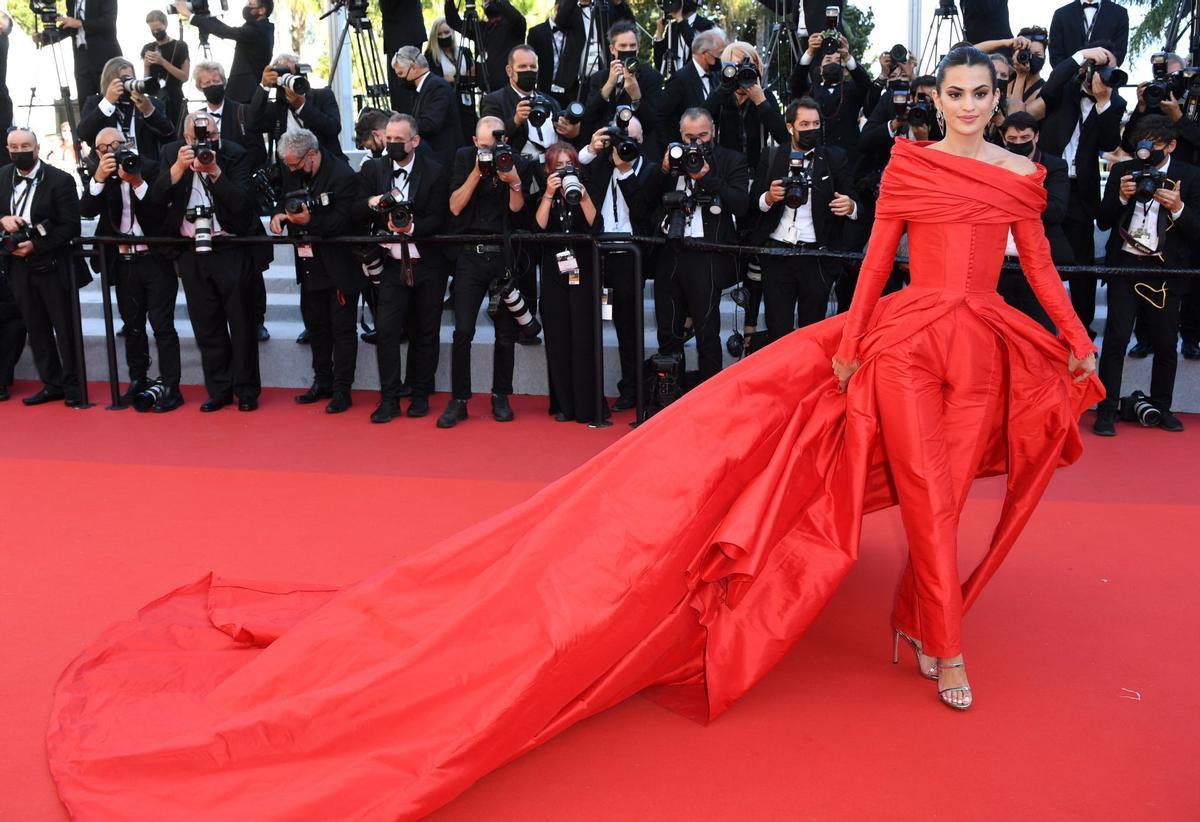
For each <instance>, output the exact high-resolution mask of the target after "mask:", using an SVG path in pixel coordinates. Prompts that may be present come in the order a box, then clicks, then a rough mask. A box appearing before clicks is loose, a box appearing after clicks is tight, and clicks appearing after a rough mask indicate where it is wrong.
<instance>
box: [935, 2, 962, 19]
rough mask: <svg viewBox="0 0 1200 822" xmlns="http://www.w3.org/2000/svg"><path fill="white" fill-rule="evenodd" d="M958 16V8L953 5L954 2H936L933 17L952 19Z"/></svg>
mask: <svg viewBox="0 0 1200 822" xmlns="http://www.w3.org/2000/svg"><path fill="white" fill-rule="evenodd" d="M957 14H958V8H957V7H955V5H954V0H938V7H937V11H935V12H934V15H935V16H937V17H954V16H955V15H957Z"/></svg>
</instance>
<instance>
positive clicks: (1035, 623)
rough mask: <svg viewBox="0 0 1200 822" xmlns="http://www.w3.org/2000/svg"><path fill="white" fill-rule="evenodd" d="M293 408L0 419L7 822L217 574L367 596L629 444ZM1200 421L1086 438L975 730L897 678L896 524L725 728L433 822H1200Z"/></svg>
mask: <svg viewBox="0 0 1200 822" xmlns="http://www.w3.org/2000/svg"><path fill="white" fill-rule="evenodd" d="M33 390H34V387H33V386H31V385H28V384H27V385H21V386H18V391H17V395H18V396H23V395H24V394H26V393H32V391H33ZM102 393H103V386H99V385H97V386H94V387H93V398H95V397H97V396H101V395H102ZM291 393H293V392H282V391H270V392H268V393H267V394H266V395H265V397H264V399H263V402H262V408H261V409H260V410H259V411H258V412H257V413H254V414H240V413H238V412H237V411H235V410H234V409H232V408H230V409H225V410H223V411H221V412H219V413H216V414H212V415H201V414H199V412H198V411H197V408H198V405H199V401H200V399H201V398H200V396H199V394H198V393H197V392H196V390H195V389H192V390H190V391H189V392H188V400H189V403H188V405H185V406H184V408H183V409H181V410H180V411H177V412H175V413H173V414H169V415H165V416H157V415H139V414H135V413H134V412H133V411H123V412H119V413H118V412H108V411H105V410H103V409H102V408H100V407H96V408H94V409H91V410H88V411H74V410H71V409H68V408H65V407H64V406H62V405H59V404H55V405H53V406H44V407H40V408H32V409H29V408H24V407H22V406H21V405H20V403H19V401H17V400H15V399H14V401H12V402H9V403H5V404H0V431H2V432H3V434H2V437H3V439H2V442H3V446H2V447H0V499H3V500H4V504H3V507H2V508H0V511H2V512H3V513H2V518H0V544H2V545H3V549H2V551H0V626H2V628H3V631H2V633H0V658H3V659H4V661H5V664H4V666H3V668H2V670H3V672H4V675H3V676H2V677H0V704H3V705H4V712H3V713H4V717H5V718H4V723H3V724H4V727H5V733H4V736H3V737H2V740H3V741H2V742H0V797H3V799H2V800H0V819H5V820H7V819H13V820H23V821H25V820H33V821H38V820H62V819H65V818H66V813H65V811H63V809H62V808H61V806H60V805H59V803H58V800H57V797H56V795H55V792H54V786H53V783H52V782H51V780H50V777H49V774H48V772H47V770H46V765H45V759H44V748H43V741H42V740H43V734H44V731H45V722H46V715H47V711H48V708H49V704H50V695H51V689H52V687H53V684H54V679H55V677H56V676H57V675H58V673H59V671H61V670H62V668H63V667H64V666H65V665H66V664H67V662H69V661H70V659H71V658H72V657H73V656H74V655H75V654H76V653H77V652H78V651H79V650H80V648H81V647H82V646H83V644H84V643H85V642H86V641H88V640H90V639H91V638H93V637H94V636H95V635H96V634H97V633H99V631H100V630H102V629H103V628H104V627H105V626H107V625H108V624H110V623H112V622H115V621H117V620H120V619H125V618H127V617H129V616H131V615H132V613H133V612H134V610H135V609H137V608H138V607H140V606H141V605H143V604H145V603H146V602H148V601H149V600H151V599H153V598H155V597H157V596H159V595H161V594H163V593H165V592H166V591H168V590H170V589H172V588H174V587H177V586H178V585H180V584H183V583H185V582H189V581H191V580H194V579H197V578H199V577H200V576H201V575H203V574H204V573H206V572H207V571H209V570H214V569H215V570H218V571H220V572H222V573H225V574H228V575H231V576H238V577H250V578H254V577H259V578H264V579H293V580H307V581H315V582H328V583H333V584H345V583H349V582H352V581H354V580H356V579H358V578H359V577H361V576H363V575H365V574H367V573H369V572H371V571H374V570H375V569H377V568H378V567H379V566H381V565H384V564H386V563H388V562H389V561H391V560H392V559H393V558H395V557H397V556H401V555H403V554H405V553H408V552H411V551H415V550H418V549H420V548H421V547H423V546H426V545H428V544H430V543H431V542H433V541H435V540H437V539H439V538H441V537H443V536H446V535H448V534H450V533H452V532H454V531H457V530H459V529H460V528H462V527H464V526H466V525H469V524H471V523H474V522H476V521H478V520H481V519H483V518H485V517H487V516H488V515H490V514H492V513H494V512H496V511H498V510H501V509H503V508H505V507H506V506H508V505H511V504H512V503H514V502H516V501H517V500H520V499H523V498H525V497H526V496H528V495H529V494H531V493H533V492H535V491H536V490H538V489H539V488H541V487H542V486H544V485H545V484H546V483H548V482H550V481H551V480H553V479H555V478H556V477H558V476H560V475H561V474H563V473H565V472H567V471H569V470H570V469H571V468H573V467H575V466H576V465H579V464H580V463H582V462H583V461H585V460H586V459H587V458H588V457H590V456H591V455H593V454H594V453H596V452H597V451H599V450H600V449H602V448H603V447H604V446H606V445H608V444H609V443H611V442H613V441H615V440H616V439H617V438H619V437H620V436H622V435H624V434H625V433H626V432H627V431H628V430H629V429H628V428H627V427H626V425H625V423H626V422H628V420H629V419H630V418H631V414H630V413H628V412H627V413H623V414H618V415H615V419H616V420H617V422H618V424H617V425H616V426H614V427H613V428H609V429H605V430H591V429H588V428H586V427H585V426H581V425H577V424H573V423H570V424H566V423H555V422H554V421H553V420H552V419H551V418H550V417H548V416H546V414H545V413H544V412H545V400H544V399H543V398H530V397H518V398H516V399H515V402H514V403H513V405H514V408H515V410H516V412H517V420H516V422H515V423H513V424H510V425H500V424H497V423H495V422H494V421H492V420H491V418H490V417H489V416H486V415H485V414H484V412H485V411H486V410H487V399H486V397H480V398H477V399H476V400H474V402H473V403H472V411H473V412H474V413H475V414H477V415H481V416H473V417H472V419H471V420H469V421H468V422H466V423H463V424H462V425H461V426H460V427H459V428H458V429H456V430H454V431H438V430H436V429H435V428H434V425H433V418H432V417H429V418H426V419H423V420H410V419H401V420H397V421H394V422H392V423H391V424H389V425H384V426H375V425H370V424H369V423H368V422H367V415H368V414H369V413H370V410H371V408H372V406H373V403H374V395H370V394H360V395H356V401H357V404H356V405H355V406H354V408H353V409H352V410H351V411H350V412H349V413H348V414H344V415H342V416H340V417H330V416H328V415H326V414H324V413H323V412H322V410H321V408H320V407H319V406H318V407H317V408H315V409H314V408H312V407H307V408H302V407H300V406H296V405H295V404H293V403H292V401H291V398H290V395H291ZM442 401H443V398H442V397H438V398H436V400H435V402H434V407H435V413H436V411H439V410H440V405H441V402H442ZM1184 420H1185V424H1186V425H1188V426H1189V429H1188V431H1187V432H1185V433H1184V434H1182V435H1172V434H1167V433H1164V432H1162V431H1157V430H1154V431H1145V430H1141V429H1137V428H1134V427H1131V426H1124V427H1121V428H1119V429H1118V430H1119V432H1120V436H1119V437H1117V438H1116V439H1115V440H1100V439H1097V438H1094V437H1090V436H1089V437H1087V438H1086V440H1085V444H1086V446H1087V451H1086V452H1085V455H1084V457H1083V459H1082V460H1081V462H1080V463H1079V464H1078V465H1076V466H1074V467H1071V468H1068V469H1065V470H1063V471H1061V472H1059V474H1058V475H1057V476H1056V478H1055V480H1054V482H1053V483H1052V485H1051V488H1050V492H1049V494H1048V495H1047V498H1046V500H1045V501H1044V503H1043V504H1042V506H1041V508H1040V509H1039V510H1038V513H1037V515H1036V516H1035V517H1034V519H1033V521H1032V522H1031V523H1030V525H1029V527H1028V528H1027V529H1026V532H1025V536H1024V538H1023V540H1022V542H1021V544H1020V545H1019V546H1018V548H1017V549H1016V550H1015V551H1014V552H1013V555H1012V556H1011V557H1010V558H1009V560H1008V561H1007V562H1006V564H1005V566H1004V568H1003V569H1002V570H1001V572H1000V573H999V575H998V576H997V578H996V579H995V580H994V581H993V582H992V583H991V585H990V586H989V588H988V590H987V592H986V593H985V595H984V596H983V598H982V599H981V601H980V604H979V605H978V606H977V607H976V608H975V609H974V610H973V611H972V613H971V614H970V616H969V617H968V620H967V623H966V631H965V634H966V642H967V646H966V648H967V659H968V662H969V665H970V673H971V678H972V684H973V685H974V686H975V688H976V689H977V692H976V698H977V702H978V704H977V705H976V706H975V707H974V708H973V709H972V710H971V711H970V712H969V713H967V714H965V715H959V714H956V713H952V712H951V711H949V710H947V709H946V708H943V707H942V706H940V705H939V704H938V703H937V701H936V698H935V696H934V690H935V689H934V684H933V683H932V682H928V681H926V680H922V679H920V678H918V676H917V675H916V673H915V671H914V667H913V662H912V658H911V655H909V656H907V657H902V665H901V666H898V667H893V666H892V665H891V664H889V663H890V652H891V643H890V638H889V636H888V631H887V616H888V612H889V604H890V596H891V593H892V588H893V585H894V582H895V578H896V575H897V574H898V572H899V569H900V563H901V559H902V551H903V535H902V531H901V528H900V522H899V518H898V516H896V513H895V512H894V511H889V512H884V513H881V514H877V515H873V516H871V517H869V518H868V520H867V523H866V526H865V529H864V535H863V546H862V549H863V550H862V554H863V559H862V561H861V562H860V564H859V567H858V568H857V569H855V571H854V572H853V573H852V574H851V576H850V578H849V579H848V581H847V582H846V584H845V585H844V586H843V588H842V589H841V591H840V592H839V593H838V595H837V596H836V597H835V599H834V601H833V603H832V604H831V605H830V607H829V608H828V609H827V610H826V611H825V613H824V614H823V615H822V616H821V618H820V619H819V620H818V622H817V624H816V625H815V626H814V628H813V629H812V630H811V631H810V632H809V634H808V635H807V636H806V637H805V638H804V639H803V640H802V641H801V642H800V644H799V645H798V646H797V648H796V649H795V650H794V651H793V652H792V653H791V655H790V656H789V657H788V658H787V659H786V660H785V661H784V662H783V664H781V665H780V666H779V667H778V668H777V669H776V670H775V671H774V672H773V673H772V674H771V675H770V676H769V677H767V679H766V680H764V682H763V683H762V684H761V685H760V686H759V687H758V688H757V689H756V690H754V691H752V692H751V693H750V695H749V696H748V697H747V698H746V699H744V700H743V701H742V702H741V703H740V704H739V705H738V706H735V708H734V709H733V710H732V711H730V713H729V714H727V715H726V716H725V717H723V718H722V719H720V720H719V721H717V722H716V723H714V724H713V725H711V726H709V727H706V728H705V727H700V726H698V725H694V724H692V723H690V722H688V721H687V720H684V719H681V718H680V717H678V716H676V715H674V714H672V713H669V712H667V711H665V710H663V709H662V708H659V707H657V706H655V705H653V704H651V703H649V702H646V701H644V700H639V699H633V700H630V701H628V702H626V703H624V704H622V705H620V706H618V707H617V708H615V709H613V710H611V711H609V712H607V713H605V714H603V715H602V716H600V717H598V718H596V719H593V720H590V721H588V722H585V723H583V724H582V725H580V726H578V727H576V728H574V729H573V730H571V731H569V732H567V733H566V734H564V735H563V736H561V737H559V738H557V739H555V740H553V741H552V742H551V743H550V744H548V745H546V746H544V747H543V748H541V749H539V750H536V751H534V752H533V753H532V754H530V755H528V756H526V757H524V758H523V759H520V760H518V761H517V762H515V763H513V764H511V765H509V766H507V767H505V768H503V769H502V770H500V771H498V772H496V773H494V774H492V775H491V776H489V777H488V778H486V779H484V780H483V781H482V782H480V783H479V784H478V785H477V786H476V787H474V788H473V789H471V790H470V791H468V792H467V793H466V794H464V795H463V796H462V797H460V798H459V799H458V800H456V801H455V802H454V803H452V804H451V805H449V806H447V807H446V808H445V809H444V810H443V811H441V812H440V813H439V814H438V815H437V818H438V819H440V820H459V819H462V820H468V819H470V820H476V819H487V820H505V819H514V820H515V819H520V820H528V819H545V820H550V819H554V820H563V819H589V820H590V819H605V820H608V819H638V820H641V819H672V820H674V819H679V820H685V819H686V820H699V819H713V820H716V819H723V820H727V819H756V820H757V819H787V820H793V819H822V820H823V819H914V820H915V819H922V820H927V819H972V820H974V819H1005V820H1009V819H1048V818H1055V819H1064V818H1065V819H1087V820H1100V819H1113V820H1117V819H1120V820H1128V819H1155V820H1173V819H1180V820H1182V819H1188V820H1194V819H1197V818H1200V779H1198V778H1197V766H1196V763H1197V762H1200V733H1198V731H1200V686H1197V684H1196V683H1197V680H1198V678H1200V659H1197V657H1196V654H1195V650H1194V649H1195V647H1196V641H1197V640H1196V638H1197V636H1198V635H1200V599H1198V598H1197V597H1196V596H1195V594H1194V589H1195V586H1196V584H1197V580H1198V579H1200V554H1198V553H1197V551H1196V550H1195V549H1196V545H1197V543H1198V540H1197V537H1196V531H1197V528H1198V527H1200V498H1198V497H1197V493H1196V491H1197V483H1198V481H1200V469H1198V468H1197V467H1196V466H1197V465H1200V418H1197V417H1185V418H1184ZM1085 422H1087V423H1090V419H1089V420H1087V421H1085ZM698 445H701V446H702V447H719V443H713V444H709V445H708V446H704V444H698ZM663 470H670V466H663ZM1001 493H1002V485H1001V484H1000V482H999V481H997V480H989V481H987V482H984V483H980V484H978V485H977V486H976V490H975V492H974V494H973V496H972V499H971V501H970V503H969V504H968V509H967V514H966V516H965V518H964V524H963V534H964V552H967V551H970V550H972V549H973V548H977V549H978V550H980V551H981V550H982V548H983V544H984V542H985V534H986V533H987V530H988V529H989V528H990V526H991V524H992V522H993V521H994V519H995V516H996V514H997V511H998V507H999V499H1000V495H1001ZM597 504H598V505H603V504H604V502H603V500H597ZM612 514H613V516H620V512H619V511H614V512H612ZM968 559H969V558H968V557H964V559H963V564H964V566H965V565H966V564H967V562H968ZM101 589H103V590H105V591H106V592H108V593H107V594H106V596H105V597H103V598H102V597H98V596H97V595H96V594H95V591H97V590H101Z"/></svg>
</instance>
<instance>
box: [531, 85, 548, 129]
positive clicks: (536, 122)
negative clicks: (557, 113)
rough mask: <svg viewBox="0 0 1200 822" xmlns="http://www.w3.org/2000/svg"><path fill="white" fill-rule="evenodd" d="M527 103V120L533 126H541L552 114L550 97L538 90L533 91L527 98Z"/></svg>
mask: <svg viewBox="0 0 1200 822" xmlns="http://www.w3.org/2000/svg"><path fill="white" fill-rule="evenodd" d="M529 103H530V109H529V122H530V124H532V125H533V127H534V128H541V127H542V126H544V125H545V124H546V121H547V120H549V119H550V118H551V117H552V116H553V115H554V106H553V104H552V103H551V102H550V98H549V97H547V96H546V95H544V94H542V93H541V92H540V91H535V92H534V93H533V95H532V96H531V97H530V98H529Z"/></svg>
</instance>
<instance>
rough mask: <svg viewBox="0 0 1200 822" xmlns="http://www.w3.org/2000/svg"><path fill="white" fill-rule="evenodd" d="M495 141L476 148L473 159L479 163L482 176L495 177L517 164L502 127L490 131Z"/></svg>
mask: <svg viewBox="0 0 1200 822" xmlns="http://www.w3.org/2000/svg"><path fill="white" fill-rule="evenodd" d="M492 136H493V137H495V138H496V142H495V143H494V144H493V145H490V146H483V147H480V148H479V149H477V150H476V152H475V161H476V162H477V163H478V164H479V173H480V174H482V175H483V176H484V177H496V176H498V175H500V174H504V173H505V172H508V171H512V170H513V168H515V167H516V165H517V158H516V155H514V154H513V149H512V146H511V145H509V143H508V135H507V134H505V132H504V129H502V128H498V129H496V130H495V131H493V132H492Z"/></svg>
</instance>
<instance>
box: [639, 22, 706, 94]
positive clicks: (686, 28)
mask: <svg viewBox="0 0 1200 822" xmlns="http://www.w3.org/2000/svg"><path fill="white" fill-rule="evenodd" d="M715 26H716V23H714V22H713V21H712V20H709V19H708V18H707V17H703V16H701V15H700V14H697V15H696V19H695V20H694V21H693V22H692V23H691V24H689V23H688V21H687V18H686V17H684V18H683V19H682V20H680V21H679V22H678V23H676V22H675V21H674V20H668V21H667V28H666V31H664V32H663V38H662V39H661V40H655V41H654V46H653V49H652V50H653V53H654V65H655V67H656V68H657V69H658V70H659V71H660V72H662V74H663V76H664V77H666V76H667V75H669V74H671V73H673V72H671V71H668V69H667V63H668V60H667V57H668V56H669V55H670V54H672V53H673V52H672V51H671V43H672V42H673V41H674V39H675V34H676V33H678V36H679V38H680V39H682V40H683V42H684V43H686V44H687V47H688V48H687V52H688V55H689V56H688V57H687V59H686V61H685V63H684V65H687V64H689V63H691V56H690V55H691V53H692V40H693V39H694V38H695V36H696V34H697V33H698V32H702V31H708V30H709V29H711V28H714V27H715ZM681 68H683V65H680V64H679V63H678V59H676V64H675V67H674V70H675V71H679V70H680V69H681ZM668 79H669V78H668Z"/></svg>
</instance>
